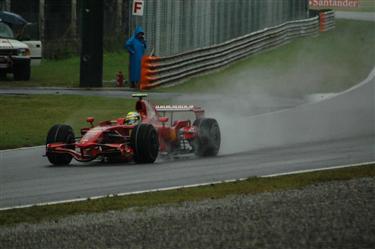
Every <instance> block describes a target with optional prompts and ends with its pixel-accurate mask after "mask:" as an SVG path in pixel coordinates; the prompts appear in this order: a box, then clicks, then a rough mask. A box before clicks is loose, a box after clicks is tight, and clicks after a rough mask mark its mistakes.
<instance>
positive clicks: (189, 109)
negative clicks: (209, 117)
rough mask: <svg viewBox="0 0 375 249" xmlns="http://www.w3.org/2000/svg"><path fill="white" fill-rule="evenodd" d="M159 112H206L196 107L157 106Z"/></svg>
mask: <svg viewBox="0 0 375 249" xmlns="http://www.w3.org/2000/svg"><path fill="white" fill-rule="evenodd" d="M155 110H156V111H157V112H204V110H203V109H202V108H201V107H199V106H195V105H156V106H155Z"/></svg>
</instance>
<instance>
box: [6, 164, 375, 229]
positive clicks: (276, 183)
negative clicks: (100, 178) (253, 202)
mask: <svg viewBox="0 0 375 249" xmlns="http://www.w3.org/2000/svg"><path fill="white" fill-rule="evenodd" d="M361 177H375V165H370V166H359V167H351V168H343V169H336V170H326V171H318V172H313V173H304V174H295V175H288V176H281V177H275V178H257V177H253V178H249V179H248V180H245V181H238V182H233V183H223V184H216V185H210V186H205V187H194V188H186V189H177V190H169V191H162V192H153V193H145V194H135V195H130V196H124V197H108V198H103V199H97V200H88V201H82V202H75V203H67V204H58V205H50V206H39V207H37V206H34V207H30V208H23V209H12V210H6V211H0V226H9V225H14V224H17V223H23V222H25V223H39V222H41V221H51V220H53V221H57V220H58V219H59V218H62V217H67V216H71V215H77V214H88V213H97V212H106V211H110V210H123V209H126V208H130V207H137V208H141V209H142V208H147V207H152V206H156V205H161V204H178V203H181V202H186V201H200V200H204V199H219V198H224V197H226V196H228V195H248V194H257V193H263V192H274V191H283V190H288V189H295V188H303V187H306V186H309V185H311V184H317V183H323V182H329V181H343V180H350V179H353V178H361Z"/></svg>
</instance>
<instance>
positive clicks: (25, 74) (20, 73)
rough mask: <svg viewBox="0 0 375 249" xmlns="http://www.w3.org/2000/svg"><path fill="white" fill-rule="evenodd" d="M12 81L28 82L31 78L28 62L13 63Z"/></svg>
mask: <svg viewBox="0 0 375 249" xmlns="http://www.w3.org/2000/svg"><path fill="white" fill-rule="evenodd" d="M13 73H14V79H15V80H18V81H28V80H30V78H31V65H30V60H28V61H22V62H18V63H15V65H14V72H13Z"/></svg>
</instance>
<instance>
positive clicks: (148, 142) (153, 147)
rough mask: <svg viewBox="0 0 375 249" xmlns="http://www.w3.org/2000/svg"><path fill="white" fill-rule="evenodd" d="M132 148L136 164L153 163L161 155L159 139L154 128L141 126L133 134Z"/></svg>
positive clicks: (136, 127) (146, 125)
mask: <svg viewBox="0 0 375 249" xmlns="http://www.w3.org/2000/svg"><path fill="white" fill-rule="evenodd" d="M131 146H132V147H133V149H134V161H135V162H136V163H153V162H155V160H156V158H157V157H158V153H159V138H158V134H157V132H156V130H155V128H154V126H152V125H150V124H139V125H137V126H135V127H134V128H133V130H132V134H131Z"/></svg>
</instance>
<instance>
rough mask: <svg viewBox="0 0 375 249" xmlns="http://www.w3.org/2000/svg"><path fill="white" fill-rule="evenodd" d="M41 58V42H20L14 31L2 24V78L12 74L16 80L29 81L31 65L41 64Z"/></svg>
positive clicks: (0, 31)
mask: <svg viewBox="0 0 375 249" xmlns="http://www.w3.org/2000/svg"><path fill="white" fill-rule="evenodd" d="M41 58H42V43H41V42H40V41H22V42H21V41H18V40H17V39H16V38H15V36H14V33H13V31H12V29H11V28H10V27H9V26H8V25H7V24H6V23H4V22H0V78H3V77H4V76H6V74H7V73H12V74H13V75H14V79H15V80H25V81H26V80H29V79H30V77H31V64H32V65H38V64H40V61H41Z"/></svg>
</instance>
